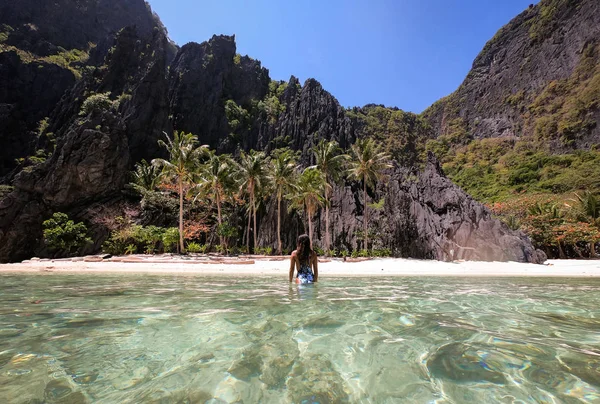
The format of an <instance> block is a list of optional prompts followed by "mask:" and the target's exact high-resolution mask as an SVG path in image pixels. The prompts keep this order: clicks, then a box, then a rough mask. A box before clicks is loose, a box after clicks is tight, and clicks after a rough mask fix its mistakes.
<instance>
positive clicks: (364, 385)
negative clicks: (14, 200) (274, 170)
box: [0, 275, 600, 403]
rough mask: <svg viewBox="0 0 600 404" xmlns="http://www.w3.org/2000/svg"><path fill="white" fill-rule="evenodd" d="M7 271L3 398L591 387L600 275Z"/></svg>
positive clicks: (507, 394)
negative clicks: (305, 277)
mask: <svg viewBox="0 0 600 404" xmlns="http://www.w3.org/2000/svg"><path fill="white" fill-rule="evenodd" d="M0 286H2V287H1V290H0V402H2V403H42V402H45V403H59V402H60V403H88V402H89V403H234V402H236V403H259V402H260V403H292V402H294V403H317V402H318V403H327V402H351V403H399V402H405V403H469V402H472V403H581V402H584V403H585V402H588V403H592V402H600V280H589V279H582V280H549V279H465V278H463V279H458V278H457V279H453V278H400V277H398V278H376V279H368V278H345V279H326V278H323V279H322V283H320V284H318V285H308V286H301V287H299V286H296V285H294V286H291V287H290V286H289V285H288V284H287V283H286V282H285V281H284V280H282V279H279V278H277V279H275V278H250V279H245V280H242V279H239V278H224V277H220V278H216V277H215V278H211V277H201V276H147V275H144V276H142V275H139V276H89V275H88V276H73V275H59V276H56V275H46V276H0Z"/></svg>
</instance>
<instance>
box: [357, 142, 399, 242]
mask: <svg viewBox="0 0 600 404" xmlns="http://www.w3.org/2000/svg"><path fill="white" fill-rule="evenodd" d="M391 167H392V165H391V164H390V156H389V155H388V154H387V153H385V152H383V151H381V147H380V146H379V145H378V144H377V143H376V142H375V141H374V140H373V139H370V138H368V139H357V140H356V143H354V144H353V145H352V148H351V149H350V163H349V169H348V175H349V176H350V178H352V179H355V180H357V181H362V183H363V206H364V208H363V209H364V213H363V226H364V229H363V231H364V240H365V242H364V246H363V248H364V249H365V250H367V249H368V248H369V247H368V246H369V233H368V231H369V227H368V223H369V222H368V221H369V216H368V210H367V209H368V206H367V186H370V187H374V186H375V185H376V184H377V182H378V181H380V180H381V179H382V178H383V172H384V170H386V169H388V168H391Z"/></svg>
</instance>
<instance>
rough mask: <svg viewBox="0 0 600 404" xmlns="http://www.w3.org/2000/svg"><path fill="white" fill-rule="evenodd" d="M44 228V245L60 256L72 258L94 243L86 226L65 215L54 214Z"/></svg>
mask: <svg viewBox="0 0 600 404" xmlns="http://www.w3.org/2000/svg"><path fill="white" fill-rule="evenodd" d="M42 226H43V228H44V243H45V244H46V246H47V247H48V249H49V250H50V251H52V252H55V253H57V254H60V255H64V256H71V255H73V254H75V253H77V251H78V250H80V249H81V248H83V247H85V246H86V245H87V244H89V243H91V242H92V240H91V239H90V238H89V237H88V236H87V227H86V226H85V224H83V223H75V222H74V221H73V220H70V219H69V216H67V215H66V214H65V213H60V212H58V213H55V214H53V215H52V218H50V219H48V220H46V221H45V222H44V223H43V224H42Z"/></svg>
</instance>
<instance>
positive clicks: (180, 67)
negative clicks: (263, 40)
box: [169, 35, 270, 152]
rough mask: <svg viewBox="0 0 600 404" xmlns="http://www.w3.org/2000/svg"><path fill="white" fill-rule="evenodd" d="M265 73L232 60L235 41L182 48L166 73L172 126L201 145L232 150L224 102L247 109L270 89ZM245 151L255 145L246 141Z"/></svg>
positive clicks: (217, 40)
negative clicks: (190, 134)
mask: <svg viewBox="0 0 600 404" xmlns="http://www.w3.org/2000/svg"><path fill="white" fill-rule="evenodd" d="M269 82H270V78H269V71H268V70H267V69H265V68H263V67H262V66H261V65H260V62H258V61H255V60H252V59H250V58H248V57H241V56H239V55H238V56H236V45H235V38H234V37H231V36H224V35H221V36H216V35H215V36H213V37H212V39H211V40H210V41H207V42H204V43H202V44H197V43H189V44H187V45H185V46H183V47H182V48H181V50H180V51H179V53H178V54H177V56H176V57H175V60H174V61H173V63H172V65H171V69H170V76H169V103H170V109H171V114H172V116H173V126H174V128H175V129H177V130H181V131H184V132H190V133H193V134H195V135H196V136H198V139H199V140H200V142H201V143H202V144H207V145H209V146H211V147H212V148H215V149H218V150H219V151H229V152H231V151H235V147H236V146H238V145H236V144H230V143H228V142H227V139H228V137H229V135H230V133H231V132H232V130H231V127H230V125H229V122H228V120H227V116H226V113H225V103H226V102H227V101H228V100H232V101H234V102H235V103H236V104H237V105H240V106H242V107H246V108H247V109H249V108H250V103H251V102H252V101H259V100H262V99H263V98H264V97H265V95H266V94H267V91H268V88H269ZM248 140H250V139H247V137H246V144H245V146H246V147H245V148H251V147H253V146H255V145H253V144H251V142H248Z"/></svg>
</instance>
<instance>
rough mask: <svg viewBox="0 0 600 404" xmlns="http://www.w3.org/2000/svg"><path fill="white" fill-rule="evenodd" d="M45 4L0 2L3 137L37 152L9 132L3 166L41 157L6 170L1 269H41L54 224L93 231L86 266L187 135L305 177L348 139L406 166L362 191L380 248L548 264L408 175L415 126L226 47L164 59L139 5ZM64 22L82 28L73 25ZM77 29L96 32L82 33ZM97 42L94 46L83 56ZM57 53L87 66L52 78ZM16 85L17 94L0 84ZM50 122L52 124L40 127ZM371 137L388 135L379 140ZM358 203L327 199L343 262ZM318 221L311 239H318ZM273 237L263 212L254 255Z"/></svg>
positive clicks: (449, 189)
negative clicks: (264, 157)
mask: <svg viewBox="0 0 600 404" xmlns="http://www.w3.org/2000/svg"><path fill="white" fill-rule="evenodd" d="M55 3H56V4H55ZM59 3H60V4H59ZM52 4H54V6H52V5H47V4H46V3H44V7H46V6H47V7H49V10H50V11H48V13H47V16H48V18H47V20H44V19H43V18H41V17H40V14H39V10H37V8H36V7H37V6H38V5H37V3H35V4H34V2H33V1H23V2H18V3H15V2H10V3H9V2H5V1H2V2H0V10H1V11H2V14H0V15H2V18H3V20H2V21H0V22H3V21H4V23H5V24H7V25H9V24H12V25H11V28H10V29H9V30H8V31H10V32H8V31H7V32H8V34H7V35H5V36H4V37H3V38H4V40H5V41H4V43H3V44H2V46H3V47H2V49H0V77H2V78H3V80H2V83H3V84H1V85H0V86H4V88H5V90H3V88H0V113H5V114H7V115H5V116H7V117H9V119H7V120H6V121H4V120H3V124H4V122H11V124H10V125H8V124H7V128H9V129H10V128H13V127H14V128H26V129H27V131H28V132H27V133H28V135H26V136H25V137H24V138H23V139H22V143H23V145H28V144H31V145H32V146H24V147H23V148H22V149H18V150H17V148H16V147H12V146H10V145H11V144H15V143H18V142H17V141H16V140H15V136H16V135H17V133H21V132H16V131H15V130H17V129H15V130H13V129H10V130H9V129H6V130H5V131H4V132H1V133H0V142H3V143H1V144H0V150H2V152H3V153H5V154H4V155H2V156H3V158H4V162H5V163H6V161H10V160H11V159H14V158H15V156H16V157H23V153H26V152H29V153H32V152H34V151H35V155H30V156H29V157H27V158H25V159H23V161H21V162H20V163H19V165H18V166H17V167H16V169H15V168H14V167H13V166H11V164H9V163H6V164H5V165H4V166H3V167H4V172H3V173H4V174H7V173H8V172H9V171H10V170H12V172H11V173H10V175H6V176H5V180H4V182H5V184H7V183H8V184H7V185H10V186H11V187H12V188H9V192H3V195H2V197H1V199H0V261H14V260H19V259H23V258H27V257H30V256H31V255H33V254H44V253H45V251H44V247H43V244H42V243H41V236H42V232H41V223H42V221H43V220H45V219H46V218H48V217H49V216H50V215H51V214H52V213H54V212H58V211H60V212H65V213H68V214H69V215H70V216H71V217H73V218H75V219H77V220H84V221H85V222H86V223H87V224H88V226H89V227H90V228H91V232H92V235H93V238H94V242H95V243H94V245H93V246H90V247H89V249H88V250H89V251H88V252H92V251H97V250H98V249H99V246H100V244H101V242H102V241H103V240H104V239H106V236H107V231H106V228H104V227H103V225H102V223H100V222H99V221H98V220H96V219H97V216H98V215H99V212H103V211H105V210H106V209H109V208H110V207H112V206H117V205H119V204H120V203H121V202H123V200H124V198H125V197H124V195H123V192H122V191H123V189H124V187H125V185H126V184H127V183H128V181H129V177H128V172H129V170H131V169H132V167H133V165H134V164H135V163H136V162H138V161H140V160H141V159H142V158H145V159H151V158H154V157H158V156H160V155H161V153H163V151H161V150H159V148H158V146H157V140H158V139H159V137H160V136H162V132H163V131H167V132H170V131H171V130H181V131H185V132H192V133H194V134H196V135H197V136H198V138H199V140H200V142H201V143H202V144H208V145H210V146H211V147H213V148H215V149H217V150H218V151H219V152H230V153H234V154H236V153H238V152H239V151H241V150H250V149H262V150H266V151H271V150H273V149H275V148H279V147H284V146H288V147H291V148H293V149H295V150H299V151H300V152H301V162H302V163H303V164H305V165H307V164H312V163H313V161H312V159H313V157H312V153H311V148H312V146H313V145H315V144H316V143H317V142H318V141H319V139H335V140H337V141H338V142H339V143H340V145H341V146H342V147H344V148H346V147H349V146H350V145H351V144H352V143H353V142H354V141H355V139H356V138H357V137H361V136H374V137H376V138H377V139H378V140H380V141H382V142H384V143H386V147H389V150H390V151H392V152H393V153H394V157H395V158H396V160H397V162H399V163H400V164H399V165H398V166H397V167H396V168H395V169H394V170H392V171H390V172H389V173H388V174H389V181H387V182H386V183H384V184H381V185H380V186H379V188H378V189H375V190H370V197H371V199H372V200H373V201H377V200H381V199H382V198H384V197H385V203H384V205H383V208H382V210H380V211H378V213H375V214H373V215H372V216H373V226H374V228H377V229H379V230H380V231H379V232H378V233H379V237H377V238H376V240H375V243H376V245H377V246H379V247H386V248H390V249H391V250H392V251H393V253H394V254H395V255H397V256H410V257H419V258H435V259H453V258H465V259H485V260H517V261H525V262H541V261H542V260H543V256H541V255H539V254H538V253H537V252H536V251H535V250H534V249H533V247H532V246H531V242H530V241H529V240H528V239H527V238H526V237H525V236H523V235H522V234H521V233H519V232H514V231H511V230H509V229H508V228H507V227H506V226H504V225H503V224H501V223H500V222H499V221H497V220H496V219H494V218H493V217H492V216H491V215H490V213H489V212H488V211H487V210H486V209H485V208H484V207H483V206H482V205H480V204H478V203H476V202H475V201H473V200H472V199H471V198H470V197H469V196H468V195H467V194H465V193H464V192H463V191H461V190H460V189H459V188H458V187H456V186H455V185H454V184H452V183H451V182H450V181H449V180H448V179H447V178H446V177H445V176H444V174H443V173H442V171H441V169H440V168H439V165H438V164H437V163H436V161H435V159H433V157H431V159H430V160H431V161H430V162H429V163H428V166H427V169H426V170H425V171H424V172H423V173H417V172H416V171H415V170H414V167H412V166H415V165H417V163H418V161H417V160H418V156H419V155H420V154H421V153H422V152H423V142H422V139H423V138H424V137H427V136H428V133H427V129H428V128H427V125H426V122H424V121H423V120H422V119H421V118H420V117H418V116H416V115H414V114H409V113H404V112H403V111H400V110H397V109H386V108H383V107H378V106H367V107H364V108H356V109H353V110H350V111H349V110H345V109H344V108H343V107H341V106H340V105H339V103H338V102H337V100H336V99H335V97H333V96H332V95H331V94H329V93H328V92H327V91H326V90H324V89H323V87H322V86H321V85H320V84H319V83H318V82H317V81H316V80H313V79H309V80H307V81H306V82H305V83H303V84H301V83H300V82H299V81H298V79H296V78H295V77H291V79H290V80H289V81H288V82H275V81H272V80H271V79H270V77H269V72H268V70H266V69H265V68H264V67H262V65H261V64H260V62H258V61H256V60H254V59H252V58H250V57H247V56H241V55H239V54H237V50H236V45H235V38H234V37H228V36H214V37H213V38H212V39H210V40H209V41H207V42H204V43H201V44H197V43H190V44H187V45H185V46H183V47H181V48H180V49H177V54H176V55H173V51H174V48H173V45H172V44H171V43H170V41H169V40H168V37H167V36H166V32H165V30H164V29H162V28H161V27H162V25H161V24H160V22H159V21H158V20H157V19H156V17H154V16H153V14H152V13H151V11H150V10H149V9H148V8H147V7H146V5H145V4H144V3H143V2H142V1H141V0H140V1H138V0H118V1H117V2H110V5H113V6H114V7H113V8H114V10H113V8H111V7H109V6H110V5H109V4H108V2H104V1H91V0H90V1H89V2H75V3H71V2H58V3H57V2H53V3H52ZM112 12H117V13H118V14H119V16H118V17H117V16H115V17H114V18H113V17H111V14H110V13H112ZM69 13H70V14H69ZM68 15H71V16H72V17H76V16H80V17H81V18H82V20H81V21H78V22H77V23H73V22H72V21H71V20H72V19H71V18H66V17H65V16H68ZM140 18H141V20H140ZM83 23H85V24H86V25H89V26H90V29H89V30H85V31H83V30H82V25H80V24H83ZM28 24H29V25H35V27H36V29H35V30H34V31H35V32H36V33H32V32H31V29H33V28H32V27H31V26H29V25H28ZM73 24H75V25H73ZM123 25H127V26H126V27H123ZM13 26H17V27H21V28H14V27H13ZM28 30H29V31H28ZM116 31H118V32H116ZM15 32H16V34H15ZM92 41H95V42H96V43H97V45H96V47H91V46H90V47H89V48H86V46H88V45H87V44H88V43H89V42H92ZM51 45H56V47H57V49H58V51H59V53H58V54H53V53H52V52H55V49H54V48H53V47H52V46H51ZM59 46H60V47H63V50H66V49H65V47H75V48H76V49H79V51H81V52H84V51H85V52H86V54H87V56H86V57H85V58H83V59H85V60H83V59H82V58H79V59H77V60H76V61H67V62H68V63H67V62H64V61H61V62H60V63H58V64H56V63H54V62H55V61H56V60H55V58H50V59H48V58H47V57H46V56H43V57H42V56H41V55H42V54H43V53H44V52H46V50H47V51H48V52H50V56H52V55H54V56H57V55H59V54H60V55H62V57H66V56H67V55H66V54H65V53H64V51H63V50H60V49H59V48H58V47H59ZM77 47H80V48H77ZM32 52H37V53H36V54H35V55H34V56H33V57H32V58H31V59H26V58H27V57H29V56H28V55H30V54H31V55H33V53H32ZM70 54H71V53H69V55H70ZM77 54H78V55H79V56H82V55H81V54H80V53H77ZM46 65H48V66H46ZM49 65H53V66H54V67H52V66H49ZM39 66H42V67H41V68H40V67H39ZM42 71H43V73H42ZM49 79H52V80H53V82H55V83H56V84H53V87H55V88H53V87H51V88H50V89H49V91H48V94H47V98H41V99H38V98H36V97H38V95H39V94H40V89H39V88H38V87H36V83H37V82H39V81H45V80H49ZM14 80H20V81H19V82H18V83H20V84H19V86H13V85H12V84H6V83H13V82H14ZM2 97H4V98H2ZM36 102H40V103H41V105H38V104H36ZM43 117H48V119H45V120H43V122H41V123H38V121H39V120H41V119H42V118H43ZM11 125H12V126H11ZM374 126H376V127H380V126H381V127H384V128H385V130H384V132H385V133H384V135H382V134H381V133H379V132H377V131H375V132H374V131H373V127H374ZM0 129H2V128H1V127H0ZM18 130H22V129H18ZM359 195H360V190H359V186H358V184H356V183H352V182H348V183H345V184H341V185H339V186H338V187H337V188H336V189H335V191H334V195H333V201H332V223H333V225H332V233H333V239H334V245H335V246H336V247H340V248H342V247H343V248H348V249H355V248H357V234H356V230H357V228H359V227H361V226H362V224H361V220H362V215H363V212H364V206H363V205H362V202H361V197H360V196H359ZM320 215H321V213H319V215H318V216H319V217H317V219H316V221H317V223H318V224H317V237H320V235H321V234H322V233H323V223H321V220H320ZM151 219H152V218H149V219H148V220H151ZM285 220H286V225H285V226H284V228H285V229H286V231H285V234H284V241H285V244H286V247H290V246H292V245H293V243H294V239H295V237H296V235H297V234H298V233H300V232H304V231H305V229H304V225H303V222H304V221H303V220H302V218H300V217H298V216H297V215H287V216H286V219H285ZM242 222H243V221H242ZM274 225H275V221H274V209H273V208H272V207H271V206H269V205H267V206H266V207H265V208H264V209H261V212H260V217H259V227H260V229H261V231H260V240H259V244H260V245H262V246H271V245H274V243H275V233H274V229H273V227H274ZM240 241H241V240H240ZM316 243H317V244H318V241H317V242H316ZM240 244H241V243H240Z"/></svg>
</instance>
